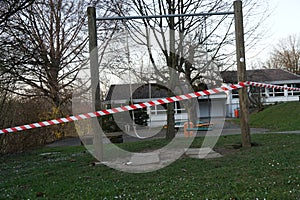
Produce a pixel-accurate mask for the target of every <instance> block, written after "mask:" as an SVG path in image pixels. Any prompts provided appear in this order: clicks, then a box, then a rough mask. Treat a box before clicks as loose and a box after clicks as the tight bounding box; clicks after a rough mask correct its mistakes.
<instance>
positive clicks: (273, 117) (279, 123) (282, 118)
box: [250, 102, 300, 131]
mask: <svg viewBox="0 0 300 200" xmlns="http://www.w3.org/2000/svg"><path fill="white" fill-rule="evenodd" d="M250 126H251V127H257V128H267V129H270V130H272V131H293V130H300V102H289V103H280V104H277V105H273V106H269V107H267V108H266V109H264V110H263V111H261V112H258V113H255V114H252V115H251V116H250Z"/></svg>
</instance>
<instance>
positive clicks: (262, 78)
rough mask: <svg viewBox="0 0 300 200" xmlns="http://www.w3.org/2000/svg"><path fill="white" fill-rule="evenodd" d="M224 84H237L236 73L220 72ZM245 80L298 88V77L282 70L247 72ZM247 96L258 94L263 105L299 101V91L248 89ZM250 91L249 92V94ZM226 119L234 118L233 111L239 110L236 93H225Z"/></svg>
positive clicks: (299, 78)
mask: <svg viewBox="0 0 300 200" xmlns="http://www.w3.org/2000/svg"><path fill="white" fill-rule="evenodd" d="M221 76H222V78H223V82H224V84H236V83H237V71H224V72H221ZM247 80H248V81H254V82H260V83H267V84H273V85H279V86H286V87H296V88H300V76H299V75H296V74H293V73H291V72H288V71H285V70H282V69H257V70H247ZM248 90H249V93H248V94H249V95H250V96H251V95H258V94H260V97H261V102H262V103H263V104H274V103H277V102H288V101H299V100H300V99H299V95H300V91H288V90H280V89H273V88H270V89H269V88H268V89H265V88H248ZM250 90H251V92H250ZM226 108H227V114H226V115H227V117H235V112H234V111H235V110H236V109H239V98H238V91H237V90H234V91H231V92H228V93H227V102H226Z"/></svg>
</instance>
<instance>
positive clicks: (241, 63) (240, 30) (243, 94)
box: [233, 0, 251, 148]
mask: <svg viewBox="0 0 300 200" xmlns="http://www.w3.org/2000/svg"><path fill="white" fill-rule="evenodd" d="M233 5H234V19H235V37H236V38H235V40H236V59H237V73H238V81H239V82H243V81H246V59H245V45H244V27H243V10H242V1H241V0H236V1H234V3H233ZM239 101H240V112H241V113H240V114H241V134H242V145H243V147H245V148H249V147H251V135H250V127H249V102H248V95H247V88H245V87H244V88H242V89H240V90H239Z"/></svg>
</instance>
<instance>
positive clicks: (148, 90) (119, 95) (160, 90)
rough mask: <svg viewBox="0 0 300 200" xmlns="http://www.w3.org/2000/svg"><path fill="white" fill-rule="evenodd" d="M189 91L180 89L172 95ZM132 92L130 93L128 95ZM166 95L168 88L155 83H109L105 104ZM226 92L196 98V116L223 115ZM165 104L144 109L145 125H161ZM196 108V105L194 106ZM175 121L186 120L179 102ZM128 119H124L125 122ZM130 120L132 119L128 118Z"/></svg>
mask: <svg viewBox="0 0 300 200" xmlns="http://www.w3.org/2000/svg"><path fill="white" fill-rule="evenodd" d="M185 93H189V92H186V91H182V90H181V92H179V91H178V93H176V91H175V94H174V95H181V94H185ZM130 94H132V95H130ZM167 96H168V89H167V88H166V87H164V86H162V85H159V84H156V83H149V84H120V85H111V87H110V89H109V91H108V93H107V95H106V99H105V104H106V105H108V106H109V107H117V106H123V105H128V104H129V102H131V99H132V103H141V102H147V101H150V100H158V99H161V98H165V97H167ZM225 101H226V94H225V93H223V94H215V95H210V96H203V97H199V98H198V99H197V101H196V102H197V103H198V105H197V106H198V110H197V117H198V118H199V119H201V120H204V121H209V120H210V118H211V117H224V116H225V114H226V108H225ZM166 108H167V107H166V104H165V105H158V106H153V107H151V108H147V109H144V112H146V113H147V114H148V116H149V119H148V121H147V125H148V126H151V127H157V126H163V125H165V124H166V122H167V115H166V110H167V109H166ZM195 108H196V106H195ZM174 111H175V115H174V117H175V121H187V120H188V114H187V111H186V109H185V106H184V105H183V104H182V103H181V102H180V103H179V102H176V104H175V110H174ZM127 120H128V119H125V120H124V121H125V123H126V121H127ZM130 120H131V121H132V119H130Z"/></svg>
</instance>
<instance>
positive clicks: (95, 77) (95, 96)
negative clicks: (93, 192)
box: [87, 7, 103, 161]
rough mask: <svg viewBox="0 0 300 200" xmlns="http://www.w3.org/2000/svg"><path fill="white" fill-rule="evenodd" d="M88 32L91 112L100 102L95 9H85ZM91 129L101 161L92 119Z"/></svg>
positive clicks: (98, 135)
mask: <svg viewBox="0 0 300 200" xmlns="http://www.w3.org/2000/svg"><path fill="white" fill-rule="evenodd" d="M87 15H88V30H89V52H90V72H91V92H92V109H93V111H96V110H100V109H101V102H100V83H99V65H98V47H97V27H96V9H95V7H88V8H87ZM91 120H92V128H93V132H94V140H93V145H94V149H95V157H96V158H97V159H98V160H99V161H102V159H103V146H102V145H103V144H102V135H101V132H100V130H99V121H98V120H97V118H93V119H91Z"/></svg>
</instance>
